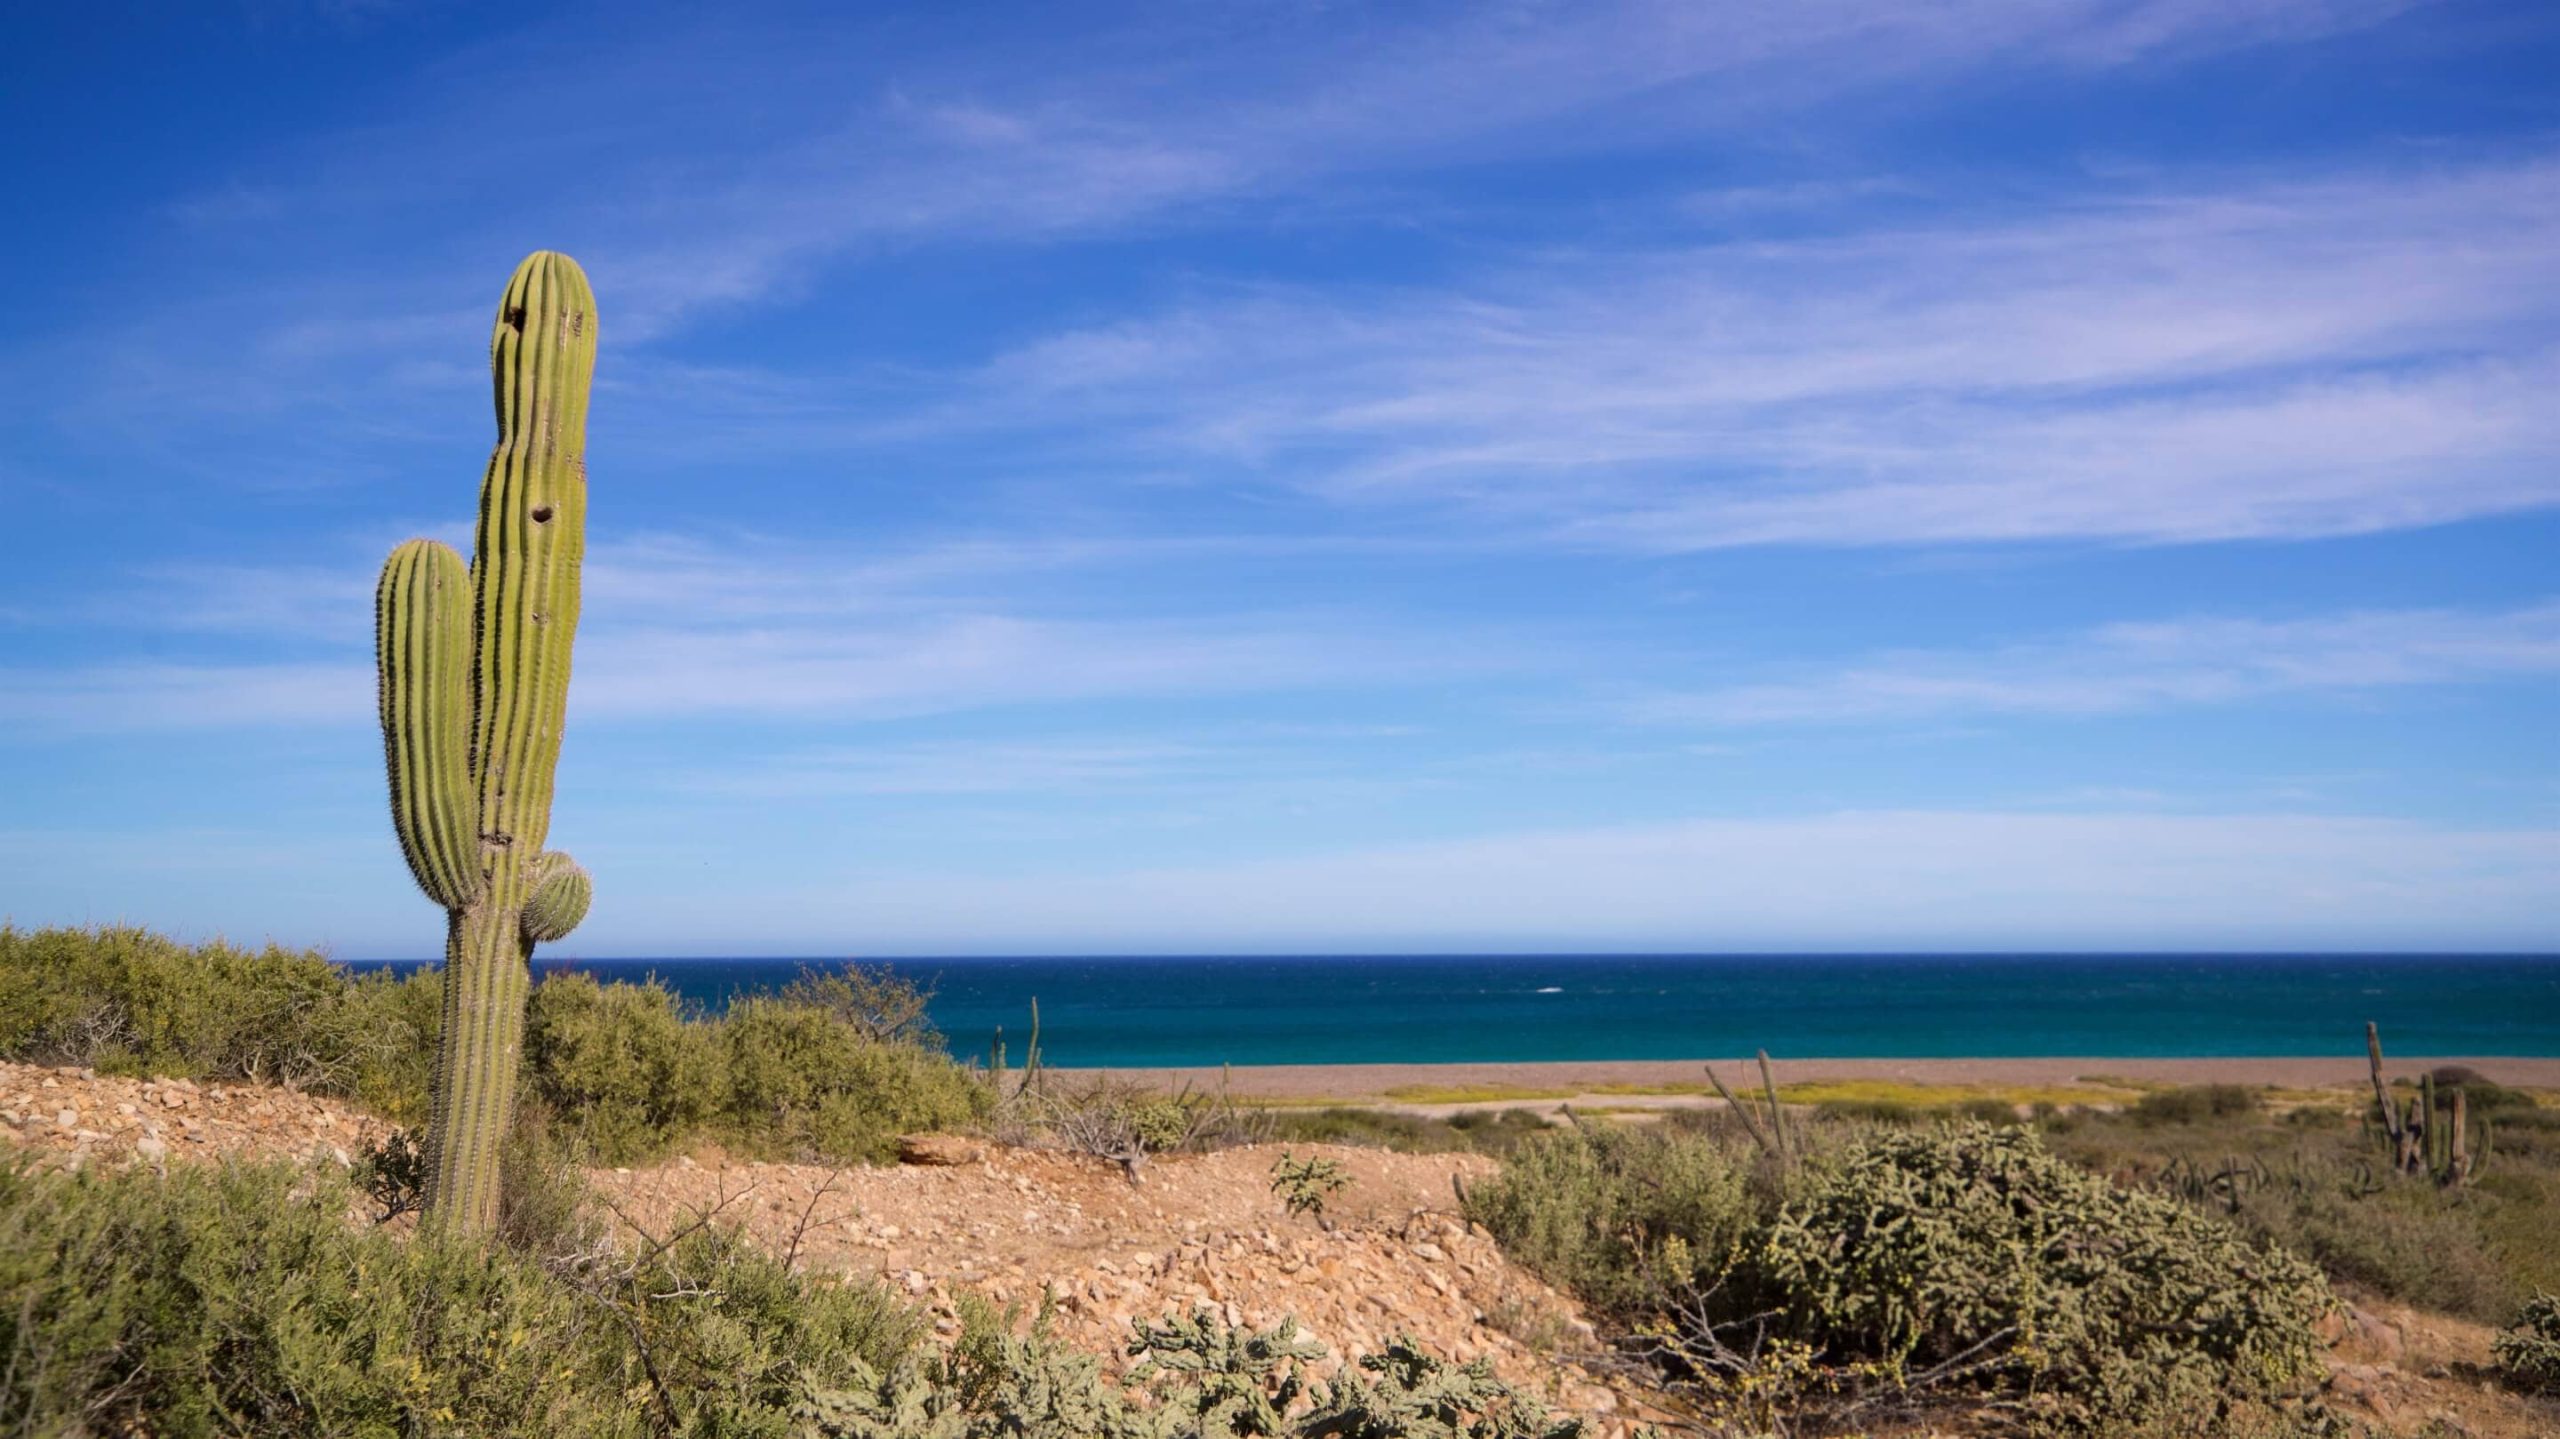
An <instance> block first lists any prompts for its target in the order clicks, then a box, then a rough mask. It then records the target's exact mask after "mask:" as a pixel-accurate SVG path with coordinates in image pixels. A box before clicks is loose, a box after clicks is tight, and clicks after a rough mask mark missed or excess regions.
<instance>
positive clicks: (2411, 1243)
mask: <svg viewBox="0 0 2560 1439" xmlns="http://www.w3.org/2000/svg"><path fill="white" fill-rule="evenodd" d="M2367 1172H2368V1171H2366V1170H2362V1169H2354V1168H2351V1167H2350V1166H2349V1165H2347V1164H2344V1163H2337V1162H2333V1163H2331V1164H2328V1165H2325V1166H2323V1165H2318V1164H2316V1163H2314V1164H2309V1165H2305V1166H2303V1168H2302V1169H2301V1170H2300V1171H2297V1172H2296V1173H2295V1174H2292V1175H2289V1176H2288V1177H2287V1182H2285V1183H2281V1184H2278V1185H2274V1186H2270V1187H2268V1188H2264V1189H2260V1190H2255V1191H2252V1192H2249V1193H2246V1194H2244V1195H2242V1196H2241V1197H2240V1199H2239V1201H2238V1204H2237V1206H2236V1208H2235V1209H2234V1210H2233V1211H2232V1212H2231V1219H2232V1222H2233V1223H2234V1224H2237V1225H2238V1226H2239V1227H2240V1228H2241V1229H2242V1230H2244V1231H2245V1232H2247V1233H2249V1234H2251V1235H2253V1236H2259V1237H2263V1238H2264V1239H2266V1240H2267V1241H2269V1242H2272V1243H2274V1244H2277V1245H2280V1246H2282V1247H2283V1248H2285V1249H2287V1250H2290V1251H2291V1252H2293V1253H2295V1254H2299V1255H2301V1256H2302V1257H2304V1258H2306V1259H2308V1260H2310V1261H2311V1262H2313V1263H2314V1264H2317V1265H2319V1266H2320V1268H2321V1269H2322V1271H2324V1272H2325V1273H2327V1274H2328V1275H2329V1276H2330V1277H2331V1278H2333V1279H2335V1280H2337V1281H2338V1282H2340V1283H2343V1284H2352V1285H2355V1286H2358V1287H2359V1288H2362V1289H2367V1290H2371V1291H2372V1292H2374V1293H2376V1294H2382V1295H2388V1296H2390V1297H2391V1298H2394V1299H2398V1300H2400V1301H2401V1302H2403V1303H2407V1304H2415V1305H2418V1306H2420V1307H2422V1308H2427V1309H2433V1310H2436V1311H2437V1312H2439V1313H2445V1314H2464V1315H2471V1316H2474V1317H2478V1318H2482V1319H2486V1320H2488V1321H2490V1322H2495V1320H2496V1319H2497V1318H2498V1317H2500V1316H2503V1315H2505V1314H2507V1313H2509V1312H2511V1311H2512V1310H2513V1308H2514V1307H2515V1299H2516V1297H2517V1296H2516V1286H2515V1284H2514V1283H2513V1282H2512V1281H2511V1280H2510V1279H2509V1277H2508V1276H2507V1274H2506V1273H2505V1271H2504V1266H2502V1265H2501V1264H2500V1262H2499V1260H2498V1258H2497V1257H2496V1256H2495V1255H2493V1254H2492V1253H2491V1252H2490V1251H2489V1250H2488V1248H2487V1247H2486V1246H2484V1245H2483V1244H2482V1242H2481V1233H2480V1218H2481V1216H2480V1215H2479V1214H2478V1213H2476V1212H2473V1211H2475V1210H2476V1209H2478V1208H2479V1207H2480V1205H2481V1203H2482V1202H2484V1201H2477V1200H2476V1198H2475V1197H2474V1196H2464V1195H2450V1196H2449V1195H2447V1194H2446V1193H2445V1192H2443V1191H2441V1190H2439V1189H2437V1188H2436V1187H2435V1186H2434V1185H2432V1184H2423V1183H2406V1182H2400V1181H2398V1180H2395V1179H2391V1178H2389V1177H2377V1178H2376V1179H2375V1180H2372V1181H2367V1180H2366V1179H2365V1178H2364V1175H2365V1174H2366V1173H2367ZM2466 1200H2472V1201H2474V1202H2470V1203H2466V1202H2465V1201H2466ZM2485 1202H2487V1203H2494V1201H2485Z"/></svg>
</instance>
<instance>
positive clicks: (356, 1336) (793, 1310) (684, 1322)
mask: <svg viewBox="0 0 2560 1439" xmlns="http://www.w3.org/2000/svg"><path fill="white" fill-rule="evenodd" d="M353 1199H354V1195H353V1193H352V1191H351V1190H350V1188H349V1187H348V1185H347V1183H346V1181H345V1180H344V1178H343V1176H340V1175H337V1174H335V1173H334V1172H331V1171H328V1170H325V1169H321V1170H293V1169H286V1168H282V1167H216V1166H197V1165H184V1166H175V1167H173V1168H172V1169H171V1171H170V1172H169V1173H168V1174H167V1175H165V1176H163V1175H159V1174H155V1173H152V1172H150V1171H147V1170H139V1169H133V1170H124V1171H114V1172H109V1171H90V1172H86V1173H78V1174H70V1173H63V1172H60V1171H55V1170H39V1169H36V1168H34V1167H32V1166H30V1165H26V1164H18V1165H12V1166H8V1167H5V1168H0V1414H5V1415H7V1416H9V1424H10V1427H11V1432H15V1433H41V1434H63V1435H74V1434H143V1433H148V1434H152V1435H155V1436H170V1439H184V1436H193V1435H231V1434H258V1435H262V1436H267V1435H272V1436H285V1439H294V1436H304V1435H310V1436H320V1435H348V1434H382V1435H392V1434H402V1435H511V1436H512V1435H521V1436H536V1435H569V1436H635V1439H636V1436H640V1435H653V1434H668V1433H673V1434H688V1435H705V1436H708V1435H715V1434H716V1435H724V1436H725V1435H738V1436H748V1435H758V1436H761V1435H771V1436H781V1435H784V1434H788V1433H790V1432H792V1428H791V1425H792V1417H791V1416H792V1411H793V1409H794V1407H795V1406H796V1405H797V1404H798V1403H799V1401H800V1398H801V1396H802V1395H803V1394H804V1393H805V1392H807V1391H808V1390H809V1389H811V1388H813V1387H817V1386H824V1385H828V1384H836V1383H845V1382H850V1381H852V1380H853V1379H855V1378H856V1377H857V1376H859V1375H861V1374H863V1373H865V1372H871V1371H876V1370H878V1369H880V1368H882V1367H884V1366H895V1365H897V1364H899V1363H900V1362H901V1361H902V1359H903V1358H904V1356H905V1354H906V1351H907V1349H908V1348H909V1346H910V1345H911V1344H912V1343H913V1342H914V1340H915V1338H916V1335H917V1331H918V1325H917V1321H916V1320H915V1318H914V1317H913V1315H912V1314H911V1313H909V1312H908V1311H907V1310H906V1309H904V1308H903V1307H902V1306H900V1305H899V1304H897V1303H896V1302H895V1301H893V1300H892V1299H891V1298H890V1297H888V1295H887V1294H886V1293H885V1292H884V1291H882V1290H880V1289H878V1288H876V1287H873V1286H870V1285H866V1284H858V1283H857V1284H846V1285H837V1284H833V1283H826V1282H819V1281H812V1280H808V1279H803V1278H800V1277H797V1276H794V1275H792V1274H789V1273H787V1272H785V1271H784V1270H783V1269H782V1267H781V1266H780V1265H779V1264H777V1263H775V1262H774V1261H773V1260H771V1259H770V1258H767V1257H765V1256H764V1255H763V1254H762V1253H761V1252H760V1251H757V1250H754V1249H752V1248H749V1247H747V1246H746V1245H745V1244H744V1242H743V1241H742V1240H740V1239H738V1238H737V1237H735V1236H734V1235H731V1234H727V1233H724V1232H719V1231H714V1230H710V1229H703V1230H699V1231H696V1232H694V1233H691V1234H689V1235H687V1236H686V1237H685V1238H684V1239H683V1240H681V1241H679V1242H677V1243H675V1244H672V1245H669V1246H666V1247H665V1248H663V1249H651V1250H645V1251H643V1252H641V1253H639V1254H636V1255H635V1254H627V1253H626V1254H615V1253H613V1252H612V1251H610V1250H605V1251H602V1252H596V1251H592V1250H591V1251H590V1252H588V1253H587V1254H586V1255H584V1256H583V1257H582V1258H580V1259H578V1260H577V1261H576V1263H575V1266H574V1267H571V1268H546V1267H545V1266H544V1265H542V1264H539V1263H536V1262H534V1260H532V1259H529V1258H526V1257H524V1256H522V1255H521V1254H519V1253H518V1252H517V1251H515V1250H514V1249H511V1248H508V1247H505V1246H498V1247H491V1246H487V1245H481V1244H449V1243H445V1242H442V1241H440V1240H438V1239H436V1238H434V1237H432V1236H420V1237H418V1238H415V1239H402V1238H399V1237H396V1236H394V1235H392V1234H391V1233H389V1232H387V1231H383V1230H376V1229H365V1228H358V1227H354V1226H351V1225H350V1223H349V1222H348V1216H349V1212H350V1204H351V1203H352V1201H353ZM644 1356H645V1358H644Z"/></svg>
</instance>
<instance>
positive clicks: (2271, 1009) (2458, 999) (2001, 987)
mask: <svg viewBox="0 0 2560 1439" xmlns="http://www.w3.org/2000/svg"><path fill="white" fill-rule="evenodd" d="M807 962H808V963H814V964H823V963H826V961H807ZM884 962H885V963H887V964H889V965H891V966H892V967H893V968H895V969H897V970H899V971H900V972H902V973H904V974H906V975H908V976H909V977H911V978H914V979H917V980H919V981H921V982H924V983H927V984H930V985H932V986H933V987H934V990H935V996H934V1000H933V1008H932V1013H933V1018H934V1021H935V1022H936V1023H937V1024H939V1025H940V1026H941V1027H942V1030H943V1032H944V1033H945V1034H947V1035H948V1036H949V1037H950V1040H951V1047H952V1049H953V1051H954V1052H955V1053H957V1054H960V1055H962V1056H964V1057H965V1056H971V1055H979V1056H983V1055H984V1054H985V1053H986V1051H987V1049H988V1047H989V1040H990V1039H991V1038H992V1036H993V1035H994V1032H995V1030H996V1028H997V1026H999V1025H1001V1026H1003V1028H1004V1032H1005V1036H1006V1041H1007V1044H1008V1047H1009V1048H1010V1050H1011V1052H1012V1055H1013V1058H1014V1061H1015V1062H1016V1063H1019V1062H1020V1061H1021V1056H1022V1042H1023V1038H1024V1035H1025V1031H1026V1030H1027V1028H1028V1021H1029V1019H1030V1004H1031V1000H1032V999H1033V998H1034V997H1035V996H1036V997H1037V998H1038V999H1039V1001H1040V1017H1041V1046H1042V1049H1043V1051H1044V1053H1045V1054H1046V1056H1047V1058H1048V1061H1049V1062H1050V1063H1052V1064H1056V1065H1060V1066H1094V1065H1112V1066H1132V1067H1145V1066H1160V1065H1211V1064H1221V1063H1228V1064H1344V1063H1366V1062H1378V1061H1412V1062H1433V1061H1457V1060H1540V1059H1685V1058H1694V1057H1699V1056H1712V1055H1728V1054H1747V1053H1749V1052H1750V1051H1751V1050H1754V1049H1758V1048H1763V1047H1765V1048H1767V1049H1768V1050H1769V1051H1770V1052H1771V1053H1772V1054H1777V1055H1783V1056H1788V1057H1793V1058H1803V1059H1812V1058H1847V1057H1853V1056H1874V1057H1896V1058H1903V1057H1911V1058H1918V1057H1929V1056H1945V1057H1963V1056H1984V1057H1992V1056H2025V1055H2071V1056H2121V1057H2132V1056H2144V1055H2166V1056H2177V1055H2288V1054H2301V1055H2308V1054H2329V1055H2334V1054H2356V1053H2360V1052H2361V1051H2362V1049H2363V1045H2364V1022H2365V1021H2366V1020H2368V1019H2374V1020H2379V1021H2381V1023H2382V1029H2383V1037H2384V1041H2385V1043H2386V1044H2387V1045H2388V1046H2389V1047H2390V1049H2391V1050H2392V1051H2393V1052H2395V1053H2399V1054H2404V1055H2539V1056H2560V955H2531V956H2515V955H2375V956H2367V955H2353V956H2348V955H2191V954H2190V955H2103V956H2099V955H1952V956H1951V955H1639V956H1627V955H1538V956H1520V955H1453V956H1433V957H1414V956H1394V957H1360V956H1322V957H1305V958H1233V957H1228V958H1198V959H1163V958H1145V959H1092V958H1077V959H1057V958H1050V959H929V960H889V961H884ZM392 963H394V964H395V965H396V966H397V967H399V968H404V969H405V968H412V967H414V963H413V962H412V963H400V962H397V961H394V962H392ZM801 963H803V961H796V960H765V959H725V960H724V959H656V960H594V961H545V962H540V963H537V965H536V968H537V969H539V970H546V971H547V970H551V969H556V968H578V969H585V970H589V971H592V972H594V973H596V974H597V975H599V976H601V977H607V978H633V979H636V978H639V977H641V976H644V975H648V974H655V975H657V976H658V977H659V978H660V979H661V980H663V981H665V982H666V983H667V984H668V985H669V986H670V987H672V988H673V989H675V990H676V991H677V992H678V993H679V994H681V995H683V996H685V997H686V998H687V999H689V1000H691V1001H694V1002H696V1003H698V1004H701V1005H703V1006H706V1007H709V1008H717V1007H719V1006H721V1005H723V1004H726V1003H727V1002H728V1000H729V998H730V997H731V996H732V995H734V994H736V993H738V992H740V991H742V990H753V989H759V988H766V987H770V986H774V985H779V984H782V983H784V982H786V981H788V980H789V979H790V978H791V977H792V975H793V974H795V973H797V972H798V970H799V967H800V965H801Z"/></svg>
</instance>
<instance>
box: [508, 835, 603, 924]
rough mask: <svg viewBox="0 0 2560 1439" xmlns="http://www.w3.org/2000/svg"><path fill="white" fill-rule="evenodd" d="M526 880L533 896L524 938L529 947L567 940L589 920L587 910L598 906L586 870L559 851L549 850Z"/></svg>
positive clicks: (527, 903)
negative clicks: (590, 906)
mask: <svg viewBox="0 0 2560 1439" xmlns="http://www.w3.org/2000/svg"><path fill="white" fill-rule="evenodd" d="M529 869H530V871H531V872H530V873H528V874H527V875H526V877H525V882H526V886H527V888H529V889H530V890H531V891H532V893H531V894H529V895H527V896H526V897H525V902H524V937H525V939H526V941H527V942H528V943H532V944H548V943H550V942H551V941H553V940H555V939H564V938H566V937H567V936H568V933H569V931H571V930H573V929H576V928H577V927H578V921H580V920H582V919H585V918H586V917H587V906H588V905H590V904H592V903H594V902H595V897H596V882H595V878H594V876H592V875H590V874H588V873H587V870H586V866H584V865H581V864H579V863H578V862H577V861H576V860H574V859H571V858H569V857H568V856H567V855H565V854H562V853H561V852H560V851H558V850H556V849H555V850H546V851H544V852H543V854H542V855H541V857H540V858H538V859H536V860H534V862H533V864H532V865H531V866H529Z"/></svg>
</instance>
